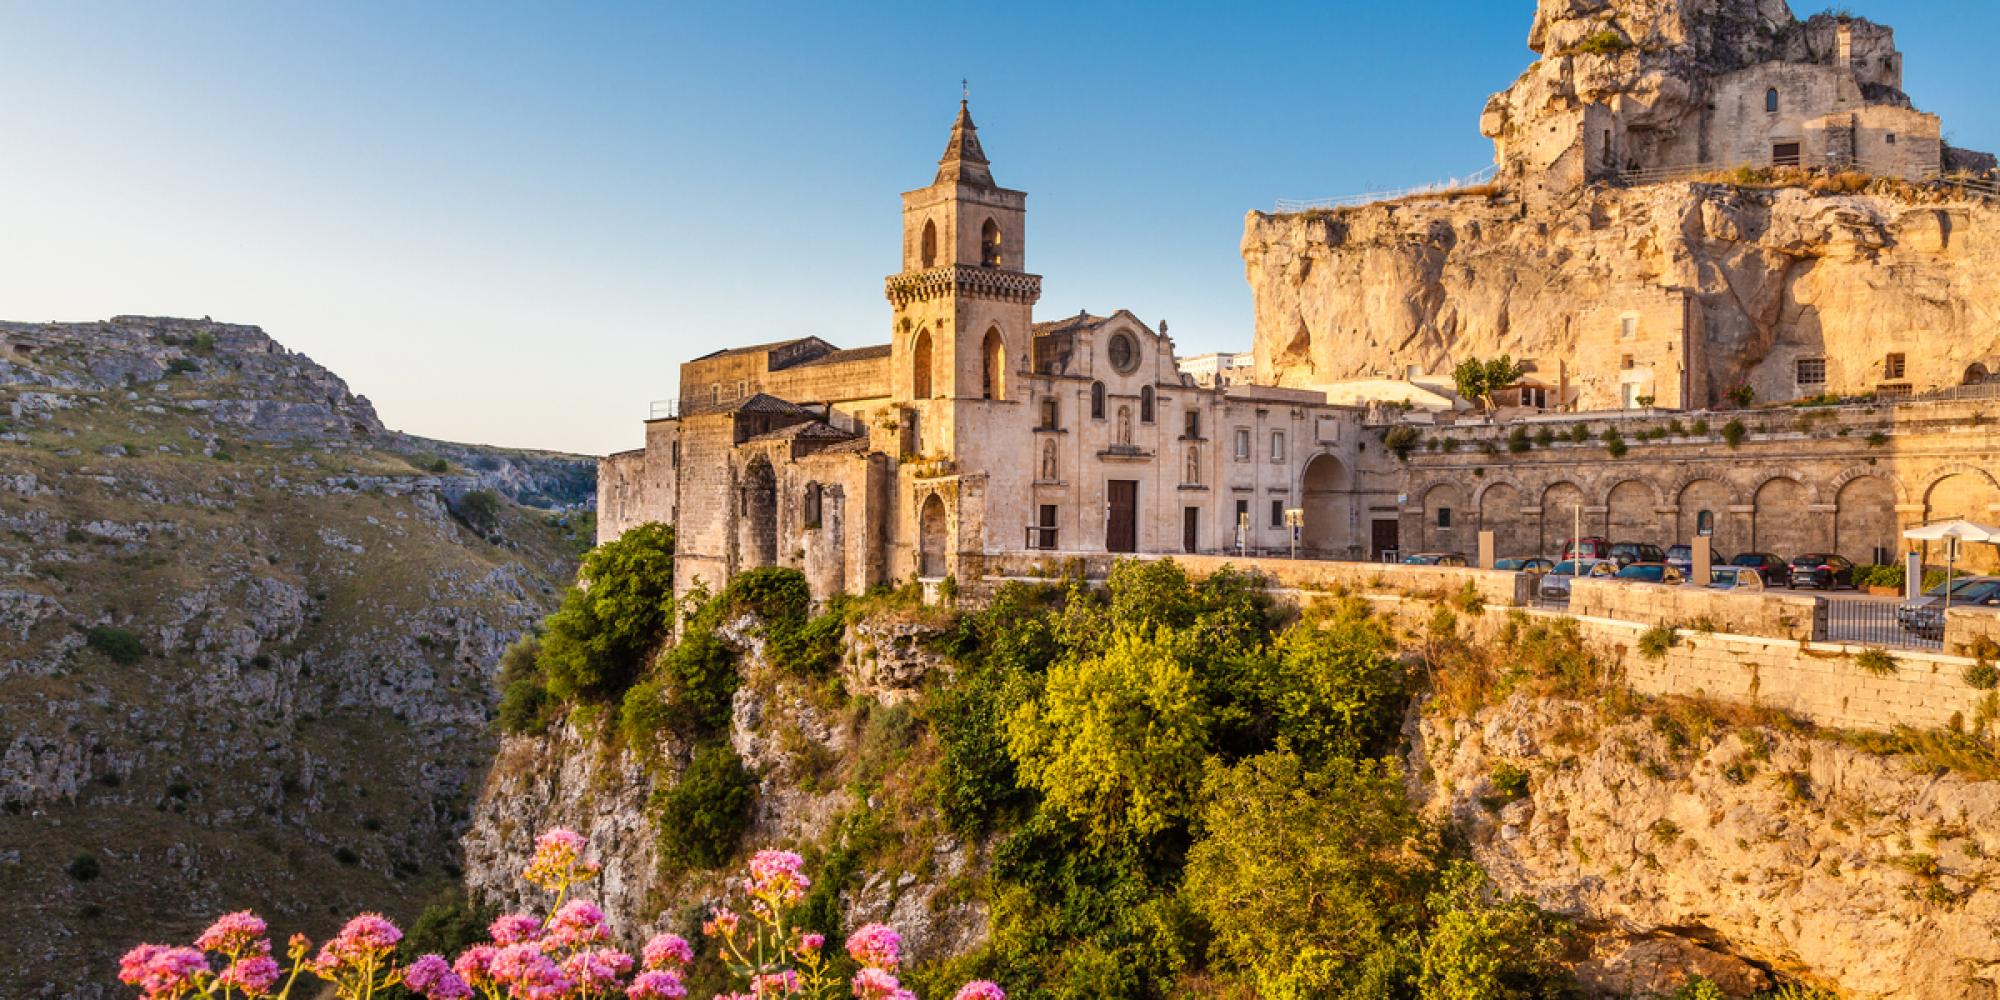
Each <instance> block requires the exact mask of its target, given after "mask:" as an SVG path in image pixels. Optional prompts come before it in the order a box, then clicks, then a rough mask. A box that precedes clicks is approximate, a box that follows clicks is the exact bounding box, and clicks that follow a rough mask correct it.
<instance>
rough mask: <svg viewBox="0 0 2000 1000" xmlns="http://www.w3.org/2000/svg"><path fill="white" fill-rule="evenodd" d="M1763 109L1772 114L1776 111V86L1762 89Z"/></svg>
mask: <svg viewBox="0 0 2000 1000" xmlns="http://www.w3.org/2000/svg"><path fill="white" fill-rule="evenodd" d="M1764 110H1765V111H1767V112H1769V113H1771V114H1774V115H1775V114H1777V113H1778V88H1776V87H1772V88H1771V89H1770V90H1767V91H1764Z"/></svg>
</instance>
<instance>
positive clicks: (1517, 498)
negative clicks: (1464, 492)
mask: <svg viewBox="0 0 2000 1000" xmlns="http://www.w3.org/2000/svg"><path fill="white" fill-rule="evenodd" d="M1521 497H1522V493H1521V488H1520V487H1518V486H1516V485H1514V484H1513V483H1509V482H1497V483H1487V484H1485V485H1482V486H1481V487H1480V488H1479V491H1478V492H1477V493H1475V494H1474V495H1473V499H1472V506H1473V508H1474V509H1476V510H1477V511H1479V530H1480V531H1490V532H1492V533H1493V554H1494V555H1495V556H1496V557H1499V558H1501V559H1519V558H1522V557H1525V556H1531V555H1534V554H1535V553H1536V552H1538V551H1540V550H1539V548H1538V547H1537V546H1536V538H1535V532H1534V530H1533V527H1534V526H1533V525H1531V524H1529V523H1528V522H1527V520H1526V519H1525V518H1523V517H1522V516H1521V507H1522V506H1523V505H1522V503H1521Z"/></svg>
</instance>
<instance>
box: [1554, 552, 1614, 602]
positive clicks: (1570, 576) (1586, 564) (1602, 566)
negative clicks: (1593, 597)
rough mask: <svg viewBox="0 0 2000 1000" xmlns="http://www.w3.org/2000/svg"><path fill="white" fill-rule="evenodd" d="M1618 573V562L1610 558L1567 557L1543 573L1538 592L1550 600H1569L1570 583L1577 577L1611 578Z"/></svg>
mask: <svg viewBox="0 0 2000 1000" xmlns="http://www.w3.org/2000/svg"><path fill="white" fill-rule="evenodd" d="M1617 575H1618V564H1617V563H1616V562H1613V561H1612V560H1609V559H1565V560H1563V561H1562V562H1559V563H1556V568H1555V569H1552V570H1549V571H1548V573H1547V574H1545V575H1543V577H1542V579H1541V583H1540V584H1538V585H1537V587H1536V593H1538V594H1540V595H1541V596H1542V597H1544V598H1546V599H1549V600H1568V599H1569V583H1570V581H1571V580H1574V579H1576V578H1577V577H1579V576H1581V577H1587V578H1589V579H1592V580H1609V579H1611V578H1612V577H1615V576H1617Z"/></svg>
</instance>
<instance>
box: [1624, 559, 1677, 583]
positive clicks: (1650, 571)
mask: <svg viewBox="0 0 2000 1000" xmlns="http://www.w3.org/2000/svg"><path fill="white" fill-rule="evenodd" d="M1618 579H1620V580H1630V581H1632V582H1634V583H1664V584H1667V585H1668V586H1679V585H1680V584H1681V583H1683V582H1685V581H1686V580H1687V578H1686V577H1684V576H1682V575H1681V571H1680V570H1677V569H1675V568H1673V567H1672V566H1669V565H1667V564H1666V563H1663V562H1635V563H1633V564H1632V565H1630V566H1627V567H1625V568H1624V569H1621V570H1619V571H1618Z"/></svg>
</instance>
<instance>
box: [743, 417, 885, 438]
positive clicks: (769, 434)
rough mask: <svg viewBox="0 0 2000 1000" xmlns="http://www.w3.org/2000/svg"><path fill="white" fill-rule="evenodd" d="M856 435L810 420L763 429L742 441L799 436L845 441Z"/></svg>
mask: <svg viewBox="0 0 2000 1000" xmlns="http://www.w3.org/2000/svg"><path fill="white" fill-rule="evenodd" d="M858 436H859V435H856V434H852V433H849V432H847V431H844V430H841V429H840V428H838V427H835V426H833V425H832V424H827V423H820V422H812V423H804V424H792V425H790V426H786V427H780V428H777V429H776V430H769V431H765V432H764V433H762V434H753V435H751V436H750V437H747V438H744V441H745V443H748V442H751V441H792V440H797V439H800V438H803V439H805V440H808V441H846V440H848V439H850V438H854V437H858Z"/></svg>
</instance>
